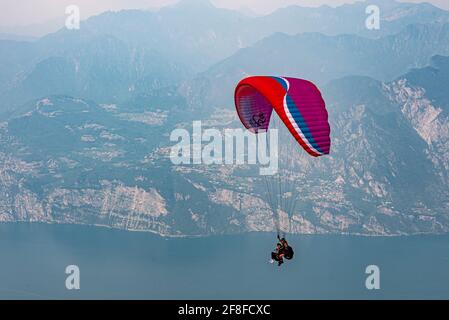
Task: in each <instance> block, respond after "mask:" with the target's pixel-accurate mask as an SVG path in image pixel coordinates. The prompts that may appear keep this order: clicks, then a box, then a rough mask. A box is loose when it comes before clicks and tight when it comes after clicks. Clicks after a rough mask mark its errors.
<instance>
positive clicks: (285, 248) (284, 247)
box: [278, 235, 295, 260]
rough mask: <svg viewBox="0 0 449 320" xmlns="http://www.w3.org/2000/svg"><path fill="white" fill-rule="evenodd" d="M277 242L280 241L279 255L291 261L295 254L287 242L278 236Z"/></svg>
mask: <svg viewBox="0 0 449 320" xmlns="http://www.w3.org/2000/svg"><path fill="white" fill-rule="evenodd" d="M278 240H279V241H280V243H281V245H282V249H281V250H282V252H281V253H283V254H284V256H283V257H284V258H285V259H287V260H291V259H293V255H294V254H295V252H294V251H293V248H292V247H290V246H289V245H288V242H287V241H286V240H285V238H281V237H280V236H279V235H278ZM285 244H286V245H285Z"/></svg>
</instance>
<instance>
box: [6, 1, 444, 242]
mask: <svg viewBox="0 0 449 320" xmlns="http://www.w3.org/2000/svg"><path fill="white" fill-rule="evenodd" d="M373 3H374V4H377V5H378V6H379V7H380V8H381V12H383V14H382V15H381V17H382V22H381V29H380V30H376V31H370V30H367V29H366V28H364V20H365V18H366V14H365V8H366V3H360V2H357V3H355V4H352V5H344V6H340V7H337V8H330V7H326V6H323V7H319V8H301V7H297V6H293V7H289V8H287V9H280V10H277V11H276V12H274V13H272V14H270V15H267V16H262V17H258V16H252V15H244V14H242V13H239V12H234V11H231V10H225V9H218V8H215V7H214V6H212V5H211V4H210V3H209V2H208V1H182V2H181V3H179V4H177V5H175V6H171V7H167V8H163V9H161V10H159V11H151V12H150V11H138V10H127V11H121V12H107V13H104V14H101V15H99V16H96V17H92V18H89V19H88V20H86V21H83V22H82V25H81V29H80V30H78V31H69V30H64V29H62V30H60V31H58V32H56V33H53V34H49V35H47V36H45V37H42V38H40V39H38V40H36V41H33V42H30V41H12V40H2V41H0V101H1V103H0V121H1V122H0V141H1V143H0V164H1V168H2V169H1V170H0V221H8V222H13V221H38V222H48V223H80V224H91V225H100V226H108V227H114V228H120V229H126V230H139V231H149V232H156V233H159V234H163V235H167V236H185V235H211V234H227V233H238V232H250V231H271V230H273V221H272V214H271V212H270V209H269V206H268V204H267V201H266V199H265V198H264V194H263V192H262V191H261V188H260V186H261V183H262V182H263V181H261V177H260V176H258V175H257V174H255V172H257V171H258V170H257V168H256V167H254V166H250V165H213V166H208V165H183V166H175V165H173V164H172V163H171V162H170V160H169V158H168V154H169V152H170V146H171V145H172V143H171V142H170V140H169V136H170V133H171V132H172V130H173V129H175V128H187V129H191V125H192V121H194V120H202V121H203V123H204V126H205V127H210V128H217V129H220V130H222V129H225V128H230V127H231V128H239V127H241V124H240V122H239V120H238V117H237V116H236V114H235V111H234V106H233V93H234V92H233V90H234V87H235V85H236V83H237V82H238V80H240V79H241V78H243V77H245V76H248V75H256V74H267V75H282V76H293V77H301V78H306V79H309V80H312V81H314V82H316V83H317V84H318V86H319V87H320V89H321V91H322V93H323V97H324V99H325V101H326V104H327V108H328V110H329V121H330V123H331V127H332V141H333V143H332V152H331V155H330V156H329V157H324V158H322V159H321V158H320V159H318V160H317V159H312V158H310V157H309V156H307V155H306V154H305V153H303V154H300V155H299V156H298V158H297V162H298V164H299V165H298V168H297V171H296V172H295V173H292V174H295V177H296V178H297V179H299V180H300V181H301V184H300V189H301V190H299V191H300V194H301V201H300V203H299V205H298V207H297V208H296V211H295V212H294V214H293V216H292V217H290V218H289V219H286V220H285V221H284V228H285V229H286V230H288V231H289V232H293V233H350V234H363V235H402V234H417V233H447V232H448V231H449V192H448V190H449V188H448V186H449V114H448V110H449V96H448V90H447V88H448V87H449V57H448V56H449V23H448V20H447V18H448V12H447V11H444V10H441V9H438V8H436V7H433V6H431V5H428V4H408V3H397V2H394V1H390V0H382V1H374V2H373ZM370 4H371V3H370Z"/></svg>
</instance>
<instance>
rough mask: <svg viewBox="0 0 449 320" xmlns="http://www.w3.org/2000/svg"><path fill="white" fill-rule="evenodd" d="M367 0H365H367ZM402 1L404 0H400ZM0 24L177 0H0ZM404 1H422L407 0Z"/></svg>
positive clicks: (443, 2) (309, 1)
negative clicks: (75, 9)
mask: <svg viewBox="0 0 449 320" xmlns="http://www.w3.org/2000/svg"><path fill="white" fill-rule="evenodd" d="M354 1H355V0H212V2H213V3H214V4H215V5H216V6H218V7H226V8H233V9H239V8H241V7H247V8H249V9H251V10H252V11H254V12H257V13H267V12H270V11H272V10H274V9H276V8H279V7H283V6H286V5H290V4H298V5H304V6H318V5H322V4H328V5H331V6H337V5H341V4H343V3H350V2H354ZM368 1H369V0H368ZM401 1H405V0H401ZM0 2H1V4H0V25H1V26H24V25H32V24H39V23H43V22H46V21H49V20H55V19H58V18H60V19H61V17H64V10H65V7H66V6H68V5H70V4H76V5H78V6H79V7H80V9H81V16H82V19H85V18H87V17H89V16H91V15H94V14H98V13H101V12H104V11H107V10H120V9H130V8H143V9H148V8H157V7H160V6H164V5H168V4H173V3H176V2H177V0H0ZM407 2H423V1H420V0H407ZM427 2H431V3H433V4H434V5H437V6H440V7H442V8H445V9H449V0H428V1H427Z"/></svg>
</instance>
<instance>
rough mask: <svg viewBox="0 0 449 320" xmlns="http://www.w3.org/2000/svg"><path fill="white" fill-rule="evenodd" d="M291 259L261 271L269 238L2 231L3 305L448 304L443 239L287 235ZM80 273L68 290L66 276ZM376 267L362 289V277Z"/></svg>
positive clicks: (83, 229) (12, 227) (66, 228)
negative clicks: (372, 284) (374, 283)
mask: <svg viewBox="0 0 449 320" xmlns="http://www.w3.org/2000/svg"><path fill="white" fill-rule="evenodd" d="M288 240H289V242H290V244H291V245H292V246H293V247H294V249H295V258H294V260H291V261H287V262H286V263H285V264H284V265H283V266H282V267H278V266H277V265H274V264H270V263H268V259H269V255H270V251H271V250H272V249H273V247H274V246H275V244H276V239H275V235H273V234H266V233H252V234H245V235H229V236H214V237H207V238H175V239H166V238H162V237H159V236H157V235H153V234H148V233H133V232H126V231H118V230H110V229H106V228H98V227H88V226H74V225H45V224H0V253H1V258H0V259H1V261H0V298H1V299H48V298H50V299H390V298H395V299H449V235H443V236H428V235H422V236H411V237H358V236H331V235H313V236H312V235H298V236H289V237H288ZM68 265H77V266H78V267H79V269H80V286H81V288H80V290H67V289H66V287H65V280H66V277H67V275H66V274H65V268H66V267H67V266H68ZM368 265H377V266H378V267H379V268H380V289H379V290H367V289H366V287H365V279H366V278H367V277H368V275H367V274H365V269H366V267H367V266H368Z"/></svg>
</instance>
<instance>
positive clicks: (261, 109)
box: [235, 76, 331, 157]
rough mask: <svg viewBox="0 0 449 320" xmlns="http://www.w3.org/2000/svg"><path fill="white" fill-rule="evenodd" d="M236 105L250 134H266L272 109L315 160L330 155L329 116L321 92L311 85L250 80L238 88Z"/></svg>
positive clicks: (292, 80) (260, 78)
mask: <svg viewBox="0 0 449 320" xmlns="http://www.w3.org/2000/svg"><path fill="white" fill-rule="evenodd" d="M235 105H236V109H237V113H238V115H239V117H240V120H241V122H242V123H243V125H244V126H245V127H246V128H247V129H248V130H250V131H251V132H253V133H256V134H257V133H259V132H265V131H267V130H268V127H269V124H270V119H271V116H272V112H273V109H274V110H275V111H276V113H277V114H278V116H279V118H280V119H281V120H282V122H283V123H284V125H285V126H286V127H287V128H288V130H289V132H290V133H291V135H292V136H293V137H294V138H295V140H296V141H297V142H298V143H299V144H300V145H301V146H302V147H303V148H304V150H305V151H307V152H308V153H309V154H310V155H312V156H314V157H319V156H322V155H326V154H329V152H330V145H331V141H330V127H329V123H328V114H327V111H326V106H325V103H324V100H323V98H322V96H321V92H320V91H319V90H318V88H317V87H316V86H315V85H314V84H313V83H312V82H310V81H307V80H303V79H296V78H282V77H266V76H256V77H249V78H246V79H243V80H242V81H240V83H239V84H238V85H237V87H236V89H235Z"/></svg>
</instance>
